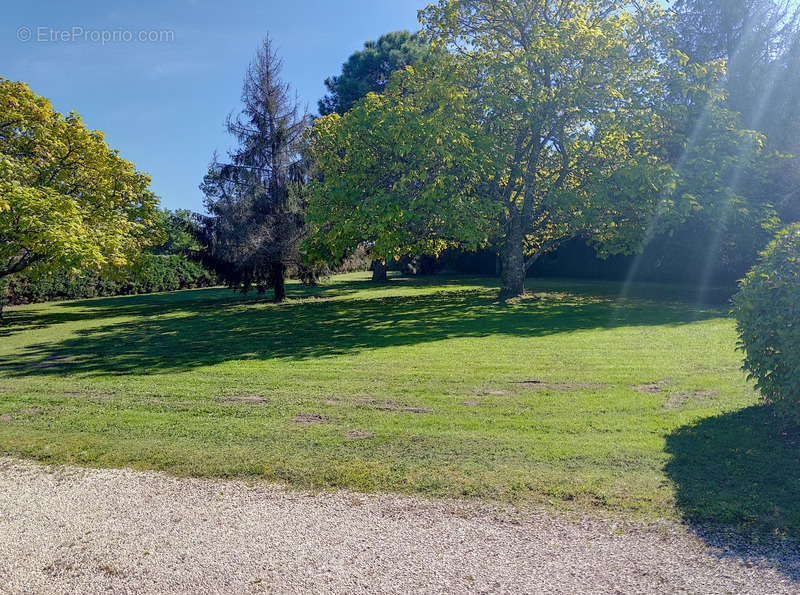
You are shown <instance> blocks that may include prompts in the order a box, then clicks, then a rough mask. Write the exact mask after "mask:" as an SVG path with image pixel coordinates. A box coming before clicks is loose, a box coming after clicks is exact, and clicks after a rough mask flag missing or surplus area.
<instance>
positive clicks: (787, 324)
mask: <svg viewBox="0 0 800 595" xmlns="http://www.w3.org/2000/svg"><path fill="white" fill-rule="evenodd" d="M734 313H735V315H736V318H737V320H738V330H739V336H740V343H739V345H740V348H742V349H743V350H744V351H745V353H746V357H745V362H744V367H745V369H746V370H747V371H748V372H749V373H750V378H754V379H755V380H756V386H757V388H758V389H759V390H760V391H761V394H762V395H763V397H764V398H765V399H766V400H767V401H768V402H770V403H772V404H774V405H775V408H776V409H777V411H778V412H779V413H781V414H783V415H787V416H790V417H791V418H793V419H794V420H795V421H797V422H800V224H794V225H792V226H790V227H788V228H786V229H784V230H783V231H781V232H780V233H779V234H778V236H777V238H776V239H775V240H774V241H773V242H772V243H771V244H770V245H769V246H768V247H767V249H766V250H765V251H764V252H763V253H762V254H761V257H760V259H759V261H758V263H757V264H756V265H755V267H753V269H752V270H751V271H750V272H749V273H748V274H747V277H746V278H745V279H744V281H742V284H741V289H740V291H739V293H738V294H737V295H736V296H734Z"/></svg>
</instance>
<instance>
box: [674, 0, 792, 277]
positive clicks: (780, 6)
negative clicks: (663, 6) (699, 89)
mask: <svg viewBox="0 0 800 595" xmlns="http://www.w3.org/2000/svg"><path fill="white" fill-rule="evenodd" d="M672 10H673V12H674V14H675V16H676V24H677V33H678V35H677V39H676V42H677V45H678V47H680V48H681V49H682V50H683V51H684V52H685V53H686V54H687V56H688V57H689V59H690V60H691V61H692V62H695V63H704V62H708V61H711V60H723V61H724V62H725V71H726V74H725V77H724V79H723V85H724V88H725V90H726V92H727V93H726V100H725V103H726V105H727V106H728V107H729V108H730V109H732V110H733V111H736V112H739V113H740V114H741V115H742V120H741V126H742V127H744V128H747V129H752V130H757V131H759V132H761V133H763V134H765V135H766V137H767V138H766V145H767V146H768V147H769V148H771V149H772V150H776V151H779V152H781V153H783V154H785V156H787V157H788V156H791V157H792V159H783V160H777V161H775V162H774V164H773V169H772V170H771V171H770V175H769V177H768V179H767V180H766V184H762V185H760V186H759V187H758V188H753V189H752V190H753V191H754V192H755V194H751V195H750V196H748V200H749V201H750V202H751V203H753V202H762V203H768V204H771V205H775V206H776V208H777V210H778V212H779V214H780V215H781V217H782V218H783V219H784V220H785V221H793V220H797V219H800V191H798V188H800V140H799V139H800V111H798V109H797V105H798V101H800V5H798V3H797V2H796V1H795V0H675V1H674V2H673V3H672ZM753 257H754V254H752V255H751V256H750V262H752V259H753Z"/></svg>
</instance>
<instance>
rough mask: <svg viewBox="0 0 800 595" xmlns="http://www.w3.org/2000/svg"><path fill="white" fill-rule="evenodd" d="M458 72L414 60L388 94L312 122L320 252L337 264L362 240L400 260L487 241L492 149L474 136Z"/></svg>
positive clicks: (315, 236) (312, 214)
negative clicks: (416, 63)
mask: <svg viewBox="0 0 800 595" xmlns="http://www.w3.org/2000/svg"><path fill="white" fill-rule="evenodd" d="M452 72H453V71H452V70H448V69H447V68H446V62H445V61H444V60H442V61H441V62H439V63H437V64H435V65H434V64H427V65H425V66H422V67H420V68H412V67H409V68H407V69H406V70H403V71H400V72H397V73H396V74H395V75H394V76H393V77H392V82H391V84H390V85H389V87H388V88H387V90H386V92H385V94H383V95H376V94H374V93H370V94H369V95H367V96H366V97H365V98H364V99H362V100H361V101H359V102H358V103H356V105H355V106H354V107H353V108H352V109H350V110H349V111H348V112H347V113H346V114H345V115H344V116H339V115H338V114H332V115H330V116H326V117H323V118H321V119H319V120H317V121H316V123H315V126H314V129H313V131H312V134H311V139H312V154H313V157H314V161H315V172H316V177H317V179H316V181H315V183H314V184H313V185H312V195H311V200H310V205H309V220H310V221H311V223H312V225H313V231H312V234H311V241H310V252H311V254H312V255H313V256H314V257H316V258H317V259H320V260H324V261H328V262H338V261H339V260H340V259H341V258H342V257H343V256H344V255H346V254H349V253H350V252H351V251H352V250H353V249H354V248H355V247H356V246H358V245H360V244H365V245H366V246H368V247H369V251H370V254H371V256H372V257H373V258H376V259H381V260H395V259H398V258H400V257H401V256H403V255H414V254H417V253H426V254H436V253H438V252H439V251H441V250H443V249H444V248H446V247H448V246H450V245H454V244H466V245H473V246H476V245H479V244H481V243H484V242H485V241H486V238H487V236H488V233H489V230H490V227H491V222H492V221H493V219H496V217H497V213H498V209H497V207H496V205H494V204H493V203H492V201H491V200H489V199H488V197H486V195H485V194H483V193H481V192H479V191H478V190H477V189H478V188H480V187H483V186H484V185H485V182H484V176H485V174H486V162H487V159H489V157H488V156H489V155H490V151H489V150H488V147H481V143H482V142H483V140H482V139H481V138H476V137H474V136H472V137H471V136H470V134H471V133H472V132H473V130H472V129H471V128H470V121H469V113H468V111H467V110H466V109H465V107H464V102H465V95H466V94H467V93H468V92H469V91H468V90H467V89H464V88H461V87H458V86H457V85H456V84H455V83H454V80H453V79H452ZM476 149H478V150H476Z"/></svg>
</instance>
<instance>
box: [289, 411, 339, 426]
mask: <svg viewBox="0 0 800 595" xmlns="http://www.w3.org/2000/svg"><path fill="white" fill-rule="evenodd" d="M329 419H330V418H328V417H326V416H324V415H320V414H319V413H298V414H297V415H295V416H294V419H293V420H292V421H293V422H294V423H295V424H296V425H298V426H316V425H320V424H324V423H328V421H329Z"/></svg>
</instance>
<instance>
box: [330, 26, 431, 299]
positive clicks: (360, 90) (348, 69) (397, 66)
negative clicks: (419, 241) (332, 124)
mask: <svg viewBox="0 0 800 595" xmlns="http://www.w3.org/2000/svg"><path fill="white" fill-rule="evenodd" d="M429 50H430V48H429V46H428V45H427V44H426V43H425V42H424V41H423V40H422V39H421V38H420V36H419V34H416V33H414V34H412V33H409V32H408V31H395V32H392V33H387V34H385V35H381V37H380V38H379V39H378V41H377V42H375V41H367V42H366V43H365V44H364V49H362V50H360V51H357V52H354V53H353V54H352V55H351V56H350V58H348V60H347V62H345V63H344V64H342V73H341V74H340V75H338V76H333V77H329V78H328V79H326V80H325V86H326V87H327V88H328V94H327V95H326V96H325V97H323V98H322V99H321V100H320V102H319V112H320V114H322V115H323V116H326V115H330V114H334V113H336V114H339V115H342V114H344V113H346V112H347V111H348V110H349V109H350V108H352V107H353V105H354V104H355V103H356V102H357V101H358V100H360V99H361V98H362V97H364V96H366V95H367V94H368V93H377V94H382V93H383V92H384V90H385V89H386V86H387V85H388V83H389V79H390V77H391V75H392V73H393V72H395V71H397V70H402V69H403V68H405V67H406V66H411V65H414V64H417V63H419V62H421V61H422V60H423V59H424V58H425V57H426V56H427V54H428V52H429ZM370 268H371V269H372V280H373V281H375V282H378V283H382V282H385V281H386V273H387V270H388V267H387V263H386V261H385V260H383V259H380V258H377V259H375V260H373V261H372V264H371V266H370Z"/></svg>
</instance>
